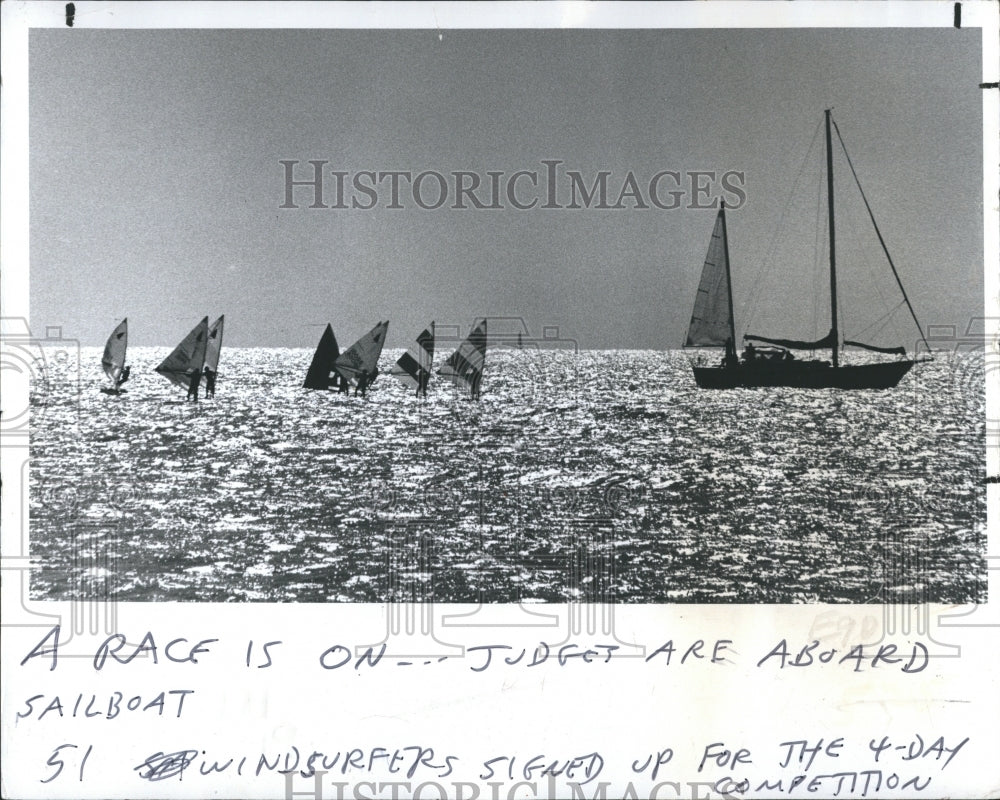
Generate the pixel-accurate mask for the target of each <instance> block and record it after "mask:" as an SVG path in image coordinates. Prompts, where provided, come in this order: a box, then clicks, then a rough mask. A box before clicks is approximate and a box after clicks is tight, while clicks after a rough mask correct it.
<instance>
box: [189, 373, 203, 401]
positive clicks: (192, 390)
mask: <svg viewBox="0 0 1000 800" xmlns="http://www.w3.org/2000/svg"><path fill="white" fill-rule="evenodd" d="M188 375H190V376H191V382H190V383H188V393H187V399H188V400H194V401H195V402H196V403H197V402H198V385H199V384H200V383H201V370H200V369H198V368H197V367H194V368H193V369H191V370H189V371H188Z"/></svg>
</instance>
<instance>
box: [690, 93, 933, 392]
mask: <svg viewBox="0 0 1000 800" xmlns="http://www.w3.org/2000/svg"><path fill="white" fill-rule="evenodd" d="M825 113H826V118H825V122H826V177H827V211H828V215H829V226H830V332H829V333H828V334H827V335H826V336H824V337H823V338H821V339H819V340H817V341H800V340H796V339H777V338H771V337H767V336H755V335H750V334H747V335H745V336H744V337H743V338H744V340H745V341H749V342H750V344H748V345H747V346H746V348H745V349H744V353H743V358H742V360H741V359H740V358H738V357H737V354H736V325H735V322H734V317H733V290H732V279H731V273H730V265H729V263H730V262H729V239H728V235H727V232H726V209H725V204H723V205H722V206H721V207H720V209H719V213H718V215H717V217H716V220H715V228H714V229H713V231H712V239H711V243H710V244H709V248H708V254H707V256H706V257H705V263H704V266H703V267H702V273H701V282H700V283H699V285H698V292H697V295H696V297H695V304H694V311H693V313H692V315H691V323H690V325H689V326H688V331H687V336H686V337H685V340H684V347H685V348H693V347H722V348H723V349H724V354H723V357H722V360H721V362H719V363H718V364H715V365H701V364H697V363H695V364H693V365H692V368H693V370H694V379H695V382H696V383H697V385H698V386H699V387H701V388H703V389H732V388H736V387H763V386H791V387H798V388H806V389H828V388H836V389H889V388H892V387H893V386H895V385H896V384H897V383H899V381H900V380H901V379H902V377H903V376H904V375H905V374H906V373H907V372H909V370H910V368H911V367H912V366H913V364H914V363H915V362H914V361H913V360H912V359H908V358H907V357H906V349H905V348H903V347H876V346H874V345H870V344H863V343H861V342H857V341H851V340H846V339H845V340H843V341H842V340H841V336H840V332H839V330H838V322H837V320H838V314H837V261H836V247H835V236H834V233H835V229H834V202H833V147H832V135H831V127H832V128H833V129H836V123H835V122H833V120H832V119H831V115H830V110H829V109H827V110H826V112H825ZM837 138H838V140H839V141H840V145H841V147H842V148H843V150H844V154H845V155H847V149H846V147H844V142H843V139H842V138H840V131H839V129H837ZM847 160H848V164H851V162H850V156H847ZM851 173H852V174H853V175H854V179H855V181H856V182H857V185H858V189H859V190H860V189H861V183H860V181H859V180H858V177H857V173H855V172H854V166H853V165H851ZM861 194H862V197H864V192H863V191H862V193H861ZM865 207H866V208H867V209H868V214H869V216H870V217H871V221H872V224H873V225H874V226H875V232H876V233H877V234H878V240H879V242H880V243H881V245H882V248H883V251H884V252H885V255H886V258H887V259H888V261H889V265H890V266H891V267H892V273H893V275H894V276H895V278H896V283H897V284H898V286H899V289H900V291H901V292H902V295H903V300H904V301H905V302H906V306H907V308H909V310H910V314H911V315H912V316H913V321H914V322H915V323H916V325H917V330H918V331H922V329H921V327H920V322H919V321H918V320H917V316H916V313H915V312H914V310H913V306H912V305H911V304H910V301H909V298H908V297H907V296H906V290H905V289H904V288H903V283H902V281H901V280H900V278H899V273H898V272H897V271H896V267H895V265H894V264H893V262H892V257H891V256H890V255H889V251H888V249H887V248H886V246H885V241H884V240H883V239H882V234H881V232H880V231H879V229H878V225H877V224H876V223H875V217H874V214H873V213H872V210H871V206H869V205H868V200H867V198H865ZM921 337H923V333H922V332H921ZM753 342H763V343H764V344H765V346H763V347H755V346H754V345H753ZM924 342H925V344H926V339H925V340H924ZM842 346H854V347H861V348H863V349H865V350H870V351H874V352H878V353H883V354H887V355H895V356H898V357H899V358H898V360H896V361H883V362H877V363H870V364H849V365H846V364H841V363H840V349H841V347H842ZM826 348H829V349H830V354H831V358H830V361H821V360H817V359H809V360H800V359H797V358H795V356H794V355H793V354H792V353H791V352H790V351H791V350H812V351H814V350H822V349H826ZM929 349H930V348H929V347H928V350H929Z"/></svg>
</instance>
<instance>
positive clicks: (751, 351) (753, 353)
mask: <svg viewBox="0 0 1000 800" xmlns="http://www.w3.org/2000/svg"><path fill="white" fill-rule="evenodd" d="M756 357H757V348H756V347H754V346H753V342H750V343H749V344H748V345H747V346H746V348H745V349H744V350H743V360H744V361H753V360H754V359H755V358H756Z"/></svg>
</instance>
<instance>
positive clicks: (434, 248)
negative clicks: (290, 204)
mask: <svg viewBox="0 0 1000 800" xmlns="http://www.w3.org/2000/svg"><path fill="white" fill-rule="evenodd" d="M980 36H981V33H980V31H978V30H964V29H963V30H954V29H941V30H927V29H921V30H798V31H795V30H786V31H781V30H772V31H762V30H744V31H739V30H724V31H696V30H688V31H622V32H614V31H559V30H552V31H502V30H496V31H464V30H445V31H442V32H441V33H440V36H439V33H438V32H437V31H375V32H371V31H296V30H289V31H251V30H247V31H212V30H206V31H180V30H176V31H171V30H159V31H152V30H150V31H143V30H120V31H95V30H69V29H64V30H59V29H47V30H33V31H32V32H31V39H30V58H31V61H30V70H31V71H30V87H31V96H30V113H31V118H30V125H31V176H30V180H31V323H32V327H33V329H35V330H44V326H46V325H62V326H63V332H64V335H65V336H70V337H74V338H78V339H80V340H81V341H83V343H84V344H101V343H103V341H104V339H105V338H106V336H107V335H108V333H109V332H110V330H111V329H112V327H113V326H114V324H115V323H116V322H117V321H118V320H119V319H120V318H121V317H123V316H128V317H129V319H130V341H131V342H132V343H134V344H137V345H173V344H175V343H176V342H177V341H179V340H180V338H181V337H182V336H183V335H184V334H185V333H186V332H187V331H188V330H189V329H190V328H191V326H193V325H194V324H195V323H196V322H197V321H198V320H199V319H200V318H201V317H202V316H204V315H206V314H207V315H209V316H210V317H212V318H214V317H215V316H217V315H218V314H221V313H225V314H226V333H227V343H228V344H229V345H234V346H254V345H262V346H292V347H311V346H314V345H315V343H316V341H317V340H318V339H319V335H320V333H321V331H322V327H321V326H322V325H325V323H326V322H328V321H329V322H332V323H333V327H334V330H335V332H336V334H337V337H338V340H339V341H340V342H341V343H342V345H344V344H347V343H349V342H350V341H351V340H353V339H355V338H357V337H358V336H360V335H361V334H362V333H364V332H365V331H366V330H368V329H369V328H370V327H371V326H373V325H374V324H375V323H376V322H378V321H379V320H380V319H389V320H390V321H391V325H390V336H389V345H390V346H405V345H406V344H407V343H408V342H409V341H410V340H411V339H413V338H414V337H415V336H416V335H417V334H418V333H419V332H420V331H421V330H422V329H423V328H424V327H425V326H426V324H427V323H428V322H430V320H431V319H436V320H437V321H438V322H439V323H459V324H462V325H464V326H467V325H468V324H469V323H470V322H471V321H472V319H473V317H477V316H481V315H485V314H490V315H507V316H518V315H519V316H523V317H525V318H526V320H527V321H528V323H529V324H530V325H531V326H532V327H533V331H534V332H535V333H540V332H541V326H542V325H559V326H560V328H561V332H562V334H563V335H564V336H570V337H573V338H575V339H577V340H578V341H579V343H580V345H581V346H582V347H585V348H604V347H635V348H673V347H677V346H679V344H680V341H681V338H682V336H683V334H684V330H685V328H686V326H687V322H688V318H689V317H690V313H691V307H692V304H693V300H694V293H695V289H696V287H697V283H698V278H699V275H700V271H701V264H702V261H703V259H704V256H705V252H706V250H707V247H708V241H709V235H710V233H711V229H712V225H713V223H714V212H712V211H710V210H708V211H706V210H694V209H687V208H683V207H682V208H679V209H675V210H659V209H656V208H650V209H631V208H629V209H625V210H600V209H576V210H571V209H563V210H542V209H538V208H536V209H533V210H530V211H518V210H514V209H510V208H508V209H506V210H471V209H466V210H455V209H449V208H441V209H438V210H436V211H425V210H422V209H420V208H417V207H415V206H414V204H413V203H412V201H410V200H409V199H408V198H409V195H408V193H407V192H408V190H407V189H405V188H404V192H403V196H404V198H407V200H406V203H407V208H405V209H403V210H394V209H387V208H386V207H385V205H387V204H388V197H387V186H386V185H384V184H383V186H382V187H380V193H381V200H380V204H379V206H378V207H377V208H375V209H372V210H357V209H347V210H343V209H327V210H317V209H308V208H305V207H302V208H299V209H298V210H289V209H285V210H282V209H279V205H281V203H282V201H283V199H284V184H283V172H282V167H281V166H280V164H279V160H280V159H299V160H301V161H303V162H305V161H307V160H309V159H326V160H329V161H330V162H331V164H330V168H337V169H342V170H346V171H348V172H357V171H360V170H375V171H378V170H383V171H385V170H394V169H398V170H410V171H412V172H413V173H414V174H416V173H418V172H421V171H423V170H437V171H439V172H442V173H446V174H447V173H449V172H451V171H453V170H472V171H476V172H478V173H480V174H481V175H483V177H484V179H486V176H485V173H486V171H487V170H505V171H506V172H507V173H508V174H510V173H513V172H515V171H517V170H536V171H538V172H539V173H541V172H542V171H543V169H544V168H543V167H542V165H541V163H540V162H541V160H542V159H544V158H557V159H561V160H562V161H563V162H565V163H564V164H563V166H562V169H576V170H579V171H581V172H582V173H583V174H584V175H585V176H587V178H588V182H589V181H590V180H592V177H593V176H594V175H595V174H596V173H597V171H598V170H610V171H611V172H612V177H611V179H610V180H609V185H610V186H612V187H614V188H613V195H615V196H616V195H617V190H618V188H620V186H621V181H622V180H623V179H624V176H625V173H627V172H628V171H629V170H631V171H633V172H634V173H635V174H636V176H637V178H639V181H640V183H643V179H645V182H646V183H648V180H649V179H650V178H651V177H652V176H653V175H654V174H655V173H657V172H659V171H661V170H676V171H679V172H684V171H688V170H715V171H717V172H719V173H723V172H725V171H727V170H739V171H742V172H744V173H745V176H746V177H745V191H746V194H747V198H748V199H747V203H746V204H745V205H744V206H743V207H742V208H740V209H738V210H735V211H733V212H732V213H731V214H730V215H729V236H730V249H731V255H732V264H733V271H734V284H735V296H736V315H737V326H738V327H739V328H742V327H743V324H744V320H745V319H746V317H747V310H746V309H745V308H744V304H745V302H746V301H747V299H748V298H749V297H751V295H752V294H754V293H756V294H759V295H761V296H760V297H759V298H758V299H757V301H756V302H755V303H754V311H753V321H754V326H753V331H754V332H758V333H770V334H772V335H783V336H796V337H798V336H809V335H812V333H813V332H814V330H817V331H818V332H819V333H820V334H822V333H825V331H826V327H828V318H825V317H824V313H826V312H825V311H824V308H825V307H826V304H827V303H828V300H827V298H826V295H825V294H822V293H823V292H825V291H826V289H825V283H824V281H825V273H824V272H823V269H825V267H823V266H822V262H823V259H825V254H824V253H825V250H823V249H822V247H821V248H820V250H819V253H820V255H819V259H820V262H821V263H820V268H819V272H816V271H815V269H814V267H815V266H816V261H817V255H816V249H817V247H816V246H817V238H816V237H817V234H816V229H815V223H816V221H817V216H819V218H820V220H821V221H822V220H823V216H822V214H820V215H818V214H817V210H818V209H817V205H816V202H817V199H818V198H819V194H818V188H819V183H818V180H819V176H820V173H819V168H820V166H821V162H822V158H823V151H822V148H821V147H820V145H821V144H822V141H821V138H820V139H817V140H816V145H817V147H815V148H814V150H813V152H812V157H811V158H810V159H809V160H808V162H807V163H806V166H805V167H804V168H803V170H802V172H801V176H800V181H799V186H798V191H797V192H795V193H793V192H792V188H793V184H795V181H796V177H797V176H798V175H799V173H800V167H802V164H803V158H804V156H805V155H806V151H807V148H808V146H809V144H810V141H811V140H812V138H813V135H814V133H815V131H816V126H817V124H819V123H820V121H821V119H822V111H823V109H824V108H825V107H828V106H832V107H833V108H834V116H835V118H836V119H837V121H838V124H839V125H840V129H841V131H842V133H843V134H844V137H845V140H846V142H847V145H848V148H849V150H850V153H851V156H852V159H853V160H854V164H855V167H856V168H857V169H858V172H859V174H860V176H861V179H862V182H863V185H864V187H865V190H866V192H867V193H868V196H869V199H870V201H871V202H872V205H873V208H874V210H875V214H876V218H877V219H878V222H879V225H880V226H881V228H882V231H883V234H884V235H885V238H886V240H887V242H888V244H889V247H890V250H891V252H892V254H893V258H894V260H895V261H896V263H897V266H898V267H899V269H900V271H901V273H902V275H903V280H904V282H905V284H906V287H907V290H908V292H909V293H910V296H911V299H912V301H913V303H914V305H915V306H916V309H917V312H918V314H919V315H920V317H921V320H922V322H924V324H925V325H926V324H948V323H951V324H958V325H960V326H964V324H965V323H966V321H967V320H968V318H969V317H970V316H979V315H981V314H982V306H983V290H982V145H981V142H982V133H981V131H982V111H981V102H982V98H981V92H982V90H981V89H979V88H978V83H979V81H980V80H981V77H980V73H981V56H980ZM300 169H302V170H303V172H305V171H306V170H307V167H306V165H305V164H303V165H302V166H301V167H300ZM836 170H838V171H837V172H836V174H837V180H838V184H837V186H838V192H839V191H840V190H841V187H843V195H842V196H843V198H844V203H845V206H846V209H845V211H844V212H843V216H842V217H838V237H841V236H842V234H841V231H840V223H841V221H842V220H843V222H844V224H845V225H847V224H848V223H849V222H851V221H852V220H856V221H857V223H858V226H859V233H858V243H857V245H856V246H855V245H854V244H852V239H851V236H850V235H848V234H846V233H845V234H843V238H844V243H843V244H842V245H841V242H840V239H839V238H838V251H840V250H841V248H843V258H844V263H842V265H841V277H842V281H843V282H844V292H843V299H842V303H843V304H844V306H845V311H844V314H845V320H846V321H847V322H848V323H849V325H848V331H847V332H848V335H851V334H852V333H854V334H856V333H859V329H860V328H862V327H863V323H865V322H870V321H872V320H874V319H875V318H877V317H879V316H880V315H881V314H882V313H883V311H885V310H886V309H887V308H889V307H891V306H892V305H894V304H895V302H896V300H897V299H898V294H892V292H893V291H895V290H894V289H893V288H892V286H891V276H889V272H888V267H887V266H885V265H884V261H883V260H882V259H881V257H880V255H879V252H878V245H877V242H876V240H875V239H874V237H873V236H872V235H871V234H870V232H869V231H867V230H866V229H865V228H864V218H863V217H862V216H861V215H863V214H864V212H863V208H862V207H861V206H860V204H859V201H858V199H857V197H856V195H854V194H853V193H851V192H848V189H849V188H850V180H851V179H850V177H849V174H848V173H847V172H846V171H845V170H843V169H841V166H840V165H839V164H838V166H837V167H836ZM525 186H526V185H525ZM328 188H329V187H328ZM431 194H433V193H431ZM483 196H484V197H485V196H486V194H483ZM303 197H305V195H304V194H299V195H297V198H303ZM331 202H332V200H331ZM300 203H301V204H302V205H303V206H305V205H306V202H305V201H304V200H301V199H300ZM852 203H853V204H854V206H853V207H854V210H853V211H852V210H851V205H850V204H852ZM786 205H787V206H788V210H787V212H786V213H785V222H784V223H783V224H782V225H781V226H779V225H778V222H779V218H781V216H782V212H783V209H785V207H786ZM840 213H841V212H840V209H839V208H838V214H840ZM823 214H825V211H824V212H823ZM779 229H780V230H781V231H783V232H784V233H783V237H784V238H781V239H777V240H776V239H775V236H776V232H777V231H778V230H779ZM823 241H824V240H822V239H820V240H819V244H820V245H822V244H823ZM803 247H804V248H805V249H804V250H803V249H802V248H803ZM772 250H773V251H774V258H773V259H772V261H773V263H772V266H771V267H770V268H769V269H768V270H767V271H765V272H763V273H762V264H763V263H764V260H765V256H766V255H767V254H768V252H770V251H772ZM854 252H856V253H858V254H859V255H858V260H859V261H858V264H857V265H855V264H852V262H851V258H852V253H854ZM865 259H867V261H866V260H865ZM862 262H864V263H862ZM868 262H870V263H868ZM855 266H857V274H859V275H860V276H861V278H860V280H858V281H855V282H852V280H851V278H852V271H851V270H852V269H853V268H854V267H855ZM762 274H763V278H762V277H761V276H762ZM873 275H878V276H879V277H878V278H876V279H874V280H879V281H882V280H883V279H884V278H886V277H887V276H888V281H889V283H885V282H884V281H883V282H882V283H881V284H880V285H879V286H878V287H876V286H874V284H872V283H871V281H872V280H873V278H872V276H873ZM814 289H815V291H814ZM897 318H898V319H899V321H900V322H902V323H905V318H904V317H901V316H899V315H898V314H897ZM845 324H846V323H845ZM896 329H898V330H900V331H902V332H903V333H905V334H906V336H907V340H906V341H905V342H900V341H888V342H886V341H880V342H879V343H890V344H898V343H905V344H907V345H909V346H912V341H913V337H914V332H913V328H912V326H909V327H907V326H906V325H905V324H901V325H898V326H896ZM889 338H890V339H891V338H892V337H889Z"/></svg>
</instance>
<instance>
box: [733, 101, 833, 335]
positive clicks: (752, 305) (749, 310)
mask: <svg viewBox="0 0 1000 800" xmlns="http://www.w3.org/2000/svg"><path fill="white" fill-rule="evenodd" d="M822 128H823V123H822V121H820V122H819V123H817V124H816V130H815V131H814V132H813V138H812V141H811V142H810V143H809V148H808V149H807V150H806V154H805V155H804V156H803V157H802V162H801V163H800V164H799V169H798V172H797V173H796V175H795V180H794V181H793V182H792V190H791V191H790V192H789V193H788V199H787V200H786V201H785V207H784V208H783V209H782V211H781V216H780V217H779V218H778V224H777V226H776V227H775V232H774V236H773V237H772V239H771V244H770V248H769V251H768V253H767V255H765V256H764V262H763V264H762V265H761V268H760V270H759V271H758V273H757V280H756V281H755V282H754V284H753V287H752V288H751V289H750V294H749V295H748V296H747V299H746V300H745V301H744V302H743V305H742V306H741V307H740V316H741V317H743V319H744V320H745V322H744V324H743V326H742V327H743V333H744V334H746V332H747V331H748V330H750V326H751V324H752V323H753V316H754V314H755V313H756V309H757V308H758V305H757V301H758V299H759V297H760V294H761V291H762V287H763V286H764V283H765V278H766V276H767V272H768V270H769V269H770V267H771V266H772V259H773V258H774V255H775V252H776V251H777V249H778V235H779V233H780V231H781V229H782V227H783V226H784V222H785V217H786V216H787V215H788V209H789V208H790V207H791V205H792V200H793V199H794V197H795V189H796V187H797V186H798V185H799V180H800V179H801V178H802V173H803V172H804V171H805V167H806V164H807V163H808V162H809V156H810V155H811V154H812V152H813V148H814V147H815V146H816V139H817V138H818V137H819V132H820V130H822Z"/></svg>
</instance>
